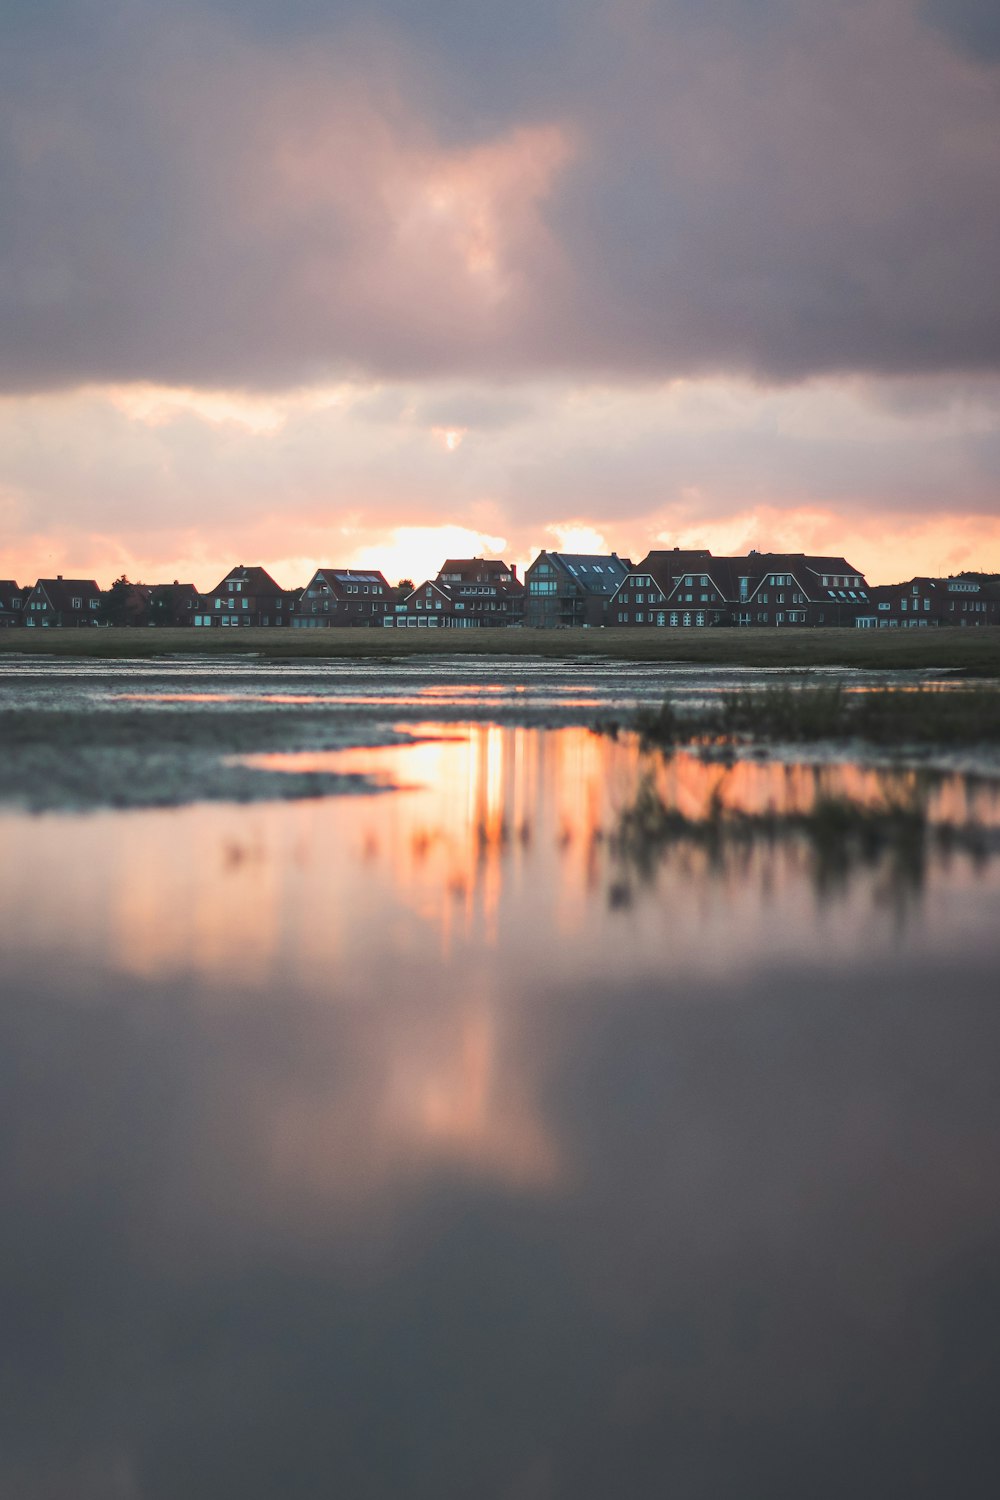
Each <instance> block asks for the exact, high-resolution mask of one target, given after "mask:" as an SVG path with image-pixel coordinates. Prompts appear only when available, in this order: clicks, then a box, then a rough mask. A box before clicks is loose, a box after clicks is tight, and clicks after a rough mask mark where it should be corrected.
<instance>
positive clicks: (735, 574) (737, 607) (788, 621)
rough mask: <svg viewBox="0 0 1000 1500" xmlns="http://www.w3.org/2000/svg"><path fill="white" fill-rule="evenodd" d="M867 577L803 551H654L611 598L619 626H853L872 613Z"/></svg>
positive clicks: (839, 562) (843, 562) (839, 559)
mask: <svg viewBox="0 0 1000 1500" xmlns="http://www.w3.org/2000/svg"><path fill="white" fill-rule="evenodd" d="M870 609H871V601H870V598H869V591H868V585H867V583H866V581H865V578H864V575H863V574H861V573H858V572H857V570H856V569H855V568H853V567H852V566H851V565H850V563H848V562H847V561H846V560H845V559H844V558H842V557H819V556H810V555H808V554H806V553H802V552H748V553H747V554H746V556H744V557H713V556H712V554H711V553H710V552H704V551H702V552H682V551H680V549H675V550H674V551H673V552H650V553H649V554H648V556H647V557H645V558H644V559H643V561H642V562H641V563H640V564H639V565H638V567H636V568H633V569H632V570H631V571H630V573H629V574H628V576H627V578H626V579H625V580H624V581H623V583H622V585H621V587H620V588H619V589H618V590H617V592H616V594H615V596H614V598H613V599H612V600H611V607H610V610H609V620H608V623H609V624H612V625H640V626H649V625H654V626H668V627H673V626H679V627H681V628H688V627H693V628H695V629H698V628H702V627H705V626H711V625H735V626H741V625H742V626H777V627H780V628H787V627H794V626H803V625H853V624H855V623H856V621H857V619H858V616H859V615H860V614H862V613H865V612H870Z"/></svg>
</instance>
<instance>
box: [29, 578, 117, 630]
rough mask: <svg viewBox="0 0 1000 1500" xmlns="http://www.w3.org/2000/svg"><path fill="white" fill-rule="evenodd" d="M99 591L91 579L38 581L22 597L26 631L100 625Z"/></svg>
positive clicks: (49, 579)
mask: <svg viewBox="0 0 1000 1500" xmlns="http://www.w3.org/2000/svg"><path fill="white" fill-rule="evenodd" d="M100 608H101V591H100V589H99V588H98V586H97V581H96V579H93V578H64V577H63V576H62V574H61V573H60V574H58V576H57V577H55V578H39V580H38V582H37V583H36V584H35V586H34V588H32V589H29V590H28V592H27V594H26V595H25V597H24V603H23V606H22V617H23V619H24V623H25V625H26V626H28V628H29V629H36V628H41V629H49V628H50V627H51V628H56V629H62V628H65V627H67V626H79V625H99V624H100Z"/></svg>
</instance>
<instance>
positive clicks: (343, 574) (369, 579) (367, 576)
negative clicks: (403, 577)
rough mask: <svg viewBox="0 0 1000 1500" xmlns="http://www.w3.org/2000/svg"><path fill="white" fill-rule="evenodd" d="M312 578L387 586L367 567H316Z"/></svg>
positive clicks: (381, 578) (382, 579)
mask: <svg viewBox="0 0 1000 1500" xmlns="http://www.w3.org/2000/svg"><path fill="white" fill-rule="evenodd" d="M313 578H326V579H331V578H335V579H336V580H337V582H338V583H368V584H372V583H381V584H382V585H383V586H384V587H385V588H388V587H389V585H388V583H387V582H386V580H385V578H384V577H383V575H382V574H381V573H375V572H372V570H371V569H369V568H366V569H358V568H317V569H316V571H315V573H314V574H313ZM311 581H312V580H310V582H311ZM306 587H308V584H307V585H306ZM283 592H285V593H287V592H288V590H287V589H285V590H283Z"/></svg>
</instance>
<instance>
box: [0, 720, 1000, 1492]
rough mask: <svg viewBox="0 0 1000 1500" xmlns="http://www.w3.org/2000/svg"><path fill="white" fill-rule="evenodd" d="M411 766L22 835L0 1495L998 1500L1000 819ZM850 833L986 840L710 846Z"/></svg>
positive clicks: (91, 818) (983, 793)
mask: <svg viewBox="0 0 1000 1500" xmlns="http://www.w3.org/2000/svg"><path fill="white" fill-rule="evenodd" d="M408 728H409V732H410V733H413V734H416V735H417V736H418V738H417V740H416V742H415V743H413V744H409V745H402V746H400V745H393V746H385V747H382V748H376V749H368V748H364V749H351V750H341V751H336V752H321V751H316V752H310V754H309V756H308V757H306V758H305V760H304V758H303V756H302V755H286V754H279V753H277V752H275V753H272V754H267V755H262V756H253V757H249V758H248V763H250V764H253V765H257V766H259V767H261V768H263V769H265V770H268V771H270V772H272V773H273V774H274V775H275V776H279V775H281V774H284V773H285V772H287V771H302V770H310V769H311V770H319V771H322V770H332V771H334V772H345V773H360V774H363V775H364V776H366V777H367V778H369V781H370V784H372V785H373V786H374V787H380V788H382V789H383V790H382V791H381V792H379V793H378V794H374V793H373V794H372V795H368V796H356V797H342V798H338V797H332V798H327V799H316V800H305V801H298V802H292V803H289V802H277V801H276V802H258V803H254V804H252V805H247V806H234V805H232V804H228V803H216V804H210V805H209V804H205V805H194V806H188V807H182V808H177V809H163V810H150V811H128V812H110V811H96V812H91V813H87V814H76V815H67V814H58V815H57V814H44V815H39V816H28V815H25V814H21V813H16V812H6V813H0V847H2V849H3V855H4V858H3V862H2V866H0V920H2V928H3V933H4V942H3V948H2V954H0V1043H2V1045H0V1070H2V1079H3V1088H2V1090H0V1099H2V1106H0V1107H2V1110H3V1118H4V1130H3V1133H2V1136H0V1143H2V1144H0V1152H2V1155H0V1171H2V1190H3V1203H4V1209H5V1212H4V1216H3V1224H4V1228H3V1235H2V1270H3V1277H2V1283H0V1285H2V1292H0V1297H2V1304H0V1313H2V1317H3V1327H4V1330H5V1352H6V1361H7V1366H6V1368H7V1372H8V1373H7V1376H6V1381H5V1393H6V1395H5V1402H4V1404H3V1409H2V1412H0V1433H2V1434H3V1443H2V1445H0V1446H2V1448H3V1452H4V1457H3V1460H2V1462H0V1479H2V1480H3V1484H2V1485H0V1490H2V1489H3V1488H4V1486H6V1492H7V1493H10V1494H15V1493H16V1494H17V1495H18V1496H24V1497H26V1500H32V1497H34V1496H43V1495H44V1496H55V1497H57V1500H61V1497H62V1496H67V1497H68V1496H74V1497H76V1496H83V1497H89V1496H94V1497H98V1496H100V1497H104V1496H110V1497H112V1500H115V1497H119V1496H120V1497H123V1500H126V1497H132V1496H141V1497H143V1500H145V1497H147V1496H149V1497H157V1500H158V1497H164V1500H167V1497H174V1496H178V1495H184V1496H185V1497H201V1496H204V1497H209V1496H211V1497H213V1500H215V1497H224V1496H230V1495H231V1496H237V1495H238V1496H240V1497H241V1500H253V1497H257V1496H260V1497H262V1500H263V1497H265V1496H267V1497H273V1496H276V1495H281V1496H282V1497H287V1500H296V1497H299V1496H302V1497H305V1496H310V1497H311V1496H314V1495H316V1494H326V1493H335V1494H343V1495H345V1496H351V1497H352V1500H353V1497H367V1496H370V1497H383V1496H384V1497H387V1500H388V1497H392V1500H398V1497H402V1496H406V1497H424V1496H426V1497H428V1500H430V1497H433V1500H442V1497H466V1496H477V1497H478V1496H484V1497H492V1496H495V1497H497V1500H516V1497H524V1500H532V1497H563V1496H565V1497H572V1500H579V1497H594V1500H606V1497H608V1496H611V1495H619V1494H620V1495H626V1496H629V1497H632V1496H635V1497H645V1496H651V1497H652V1496H660V1495H671V1496H677V1497H681V1500H686V1497H692V1500H693V1497H696V1496H698V1497H700V1496H704V1495H708V1496H717V1495H718V1496H730V1495H733V1496H735V1495H740V1496H748V1497H756V1496H762V1497H763V1496H768V1497H772V1496H785V1495H787V1496H789V1497H792V1496H794V1497H799V1496H802V1495H809V1496H813V1495H819V1496H827V1495H829V1496H831V1497H832V1496H837V1497H842V1496H844V1495H847V1494H863V1495H878V1496H879V1497H882V1496H900V1497H903V1496H907V1497H909V1496H911V1495H919V1494H928V1495H930V1494H960V1495H963V1496H965V1495H972V1494H979V1493H985V1490H984V1489H981V1488H977V1487H976V1485H977V1483H978V1480H977V1478H976V1476H977V1475H979V1474H984V1475H988V1474H989V1472H990V1463H991V1460H992V1457H993V1455H994V1450H995V1441H996V1440H995V1438H994V1435H993V1434H994V1426H995V1422H994V1415H995V1404H996V1398H997V1395H998V1394H1000V1380H998V1370H997V1349H998V1347H1000V1339H998V1335H1000V1257H998V1253H997V1252H998V1250H1000V1191H998V1188H997V1181H996V1162H997V1160H998V1159H1000V1093H998V1090H997V1088H996V1078H997V1076H998V1065H1000V1012H998V985H997V978H996V976H997V969H998V957H1000V927H998V922H997V913H998V911H1000V859H998V858H996V857H995V855H994V854H993V852H992V845H991V844H990V842H989V834H990V830H991V829H995V828H996V827H997V825H998V797H997V790H996V784H995V783H990V782H974V781H970V780H968V779H964V778H960V777H957V776H952V777H945V778H931V777H928V776H927V775H925V774H922V773H917V772H914V771H901V772H894V773H890V772H887V771H884V770H883V771H875V770H865V769H862V768H859V767H858V766H857V765H839V766H838V765H825V766H823V767H821V768H819V769H818V770H815V771H813V770H809V769H807V768H805V767H802V766H774V765H771V764H767V763H760V764H758V763H739V764H736V765H733V766H725V765H719V764H706V763H704V762H703V761H701V760H700V759H698V758H697V757H695V756H691V755H686V754H682V755H678V756H675V757H673V758H672V759H670V760H662V759H660V758H658V757H656V758H653V759H649V758H645V759H644V758H643V757H642V756H641V754H640V752H639V749H638V747H637V745H636V743H635V742H634V741H633V740H632V739H630V738H628V737H622V738H620V739H611V738H608V737H603V736H598V735H595V734H592V733H590V732H589V731H587V730H586V729H583V728H580V727H567V728H562V729H551V730H540V729H537V728H532V727H528V726H513V725H506V726H503V725H497V724H483V723H473V724H464V725H460V724H442V723H437V724H428V723H417V724H413V723H410V724H409V726H408ZM390 787H391V788H395V790H392V791H387V790H385V789H386V788H390ZM643 787H647V788H649V787H652V788H653V789H654V790H655V792H656V795H657V797H658V798H659V799H660V802H661V803H662V805H663V806H664V807H666V808H667V809H668V810H670V811H673V812H677V813H679V814H680V815H681V816H682V818H683V819H684V820H686V822H685V825H684V828H682V831H681V833H680V834H678V835H677V836H676V837H672V838H671V839H670V840H668V841H666V842H664V843H662V844H660V845H657V846H656V847H655V848H653V849H650V850H647V851H646V852H645V855H644V857H643V858H641V859H636V857H635V854H634V851H632V853H630V852H629V847H628V844H627V841H623V838H622V828H623V818H626V819H627V815H628V813H629V810H630V809H632V808H634V806H635V803H636V798H637V796H638V795H639V794H640V792H641V789H642V788H643ZM838 799H839V800H841V801H849V802H851V803H852V804H854V805H856V806H861V807H865V808H869V809H874V810H879V809H888V810H890V811H891V810H892V809H893V808H895V807H899V806H905V807H908V808H912V807H917V808H918V809H919V810H920V813H921V817H922V818H923V820H924V822H925V823H926V824H927V825H928V826H930V827H937V828H941V827H943V826H948V827H951V828H954V829H966V830H968V829H969V828H974V829H978V830H980V831H982V832H983V834H984V842H983V844H982V846H981V847H979V846H975V845H966V844H964V843H963V842H962V841H961V840H960V839H959V840H958V841H957V842H956V843H954V845H953V846H952V847H950V848H946V847H942V846H941V845H939V844H938V843H936V842H932V843H930V844H928V845H927V847H926V848H924V850H923V854H922V858H921V861H920V866H919V870H918V871H917V872H916V877H917V878H907V876H906V875H905V872H901V870H900V868H899V859H898V853H899V851H898V850H896V849H895V848H893V847H890V848H888V849H883V848H881V847H875V848H874V849H872V850H869V851H868V852H867V854H866V855H865V857H863V858H858V859H857V860H853V861H851V860H849V861H847V863H846V864H844V865H843V866H842V867H841V868H840V870H839V878H838V879H836V880H831V879H829V878H828V876H829V871H828V870H825V868H824V865H823V861H822V860H821V859H818V857H817V851H816V848H815V846H814V841H813V839H812V838H811V836H810V833H809V827H808V824H807V823H798V824H796V825H795V826H794V827H791V828H789V829H788V830H787V831H785V832H782V830H781V828H780V827H777V828H770V829H769V830H768V832H767V836H766V837H760V838H757V837H752V838H749V839H747V838H742V839H739V840H736V841H734V842H733V843H732V844H729V843H727V842H726V838H725V835H722V836H721V838H720V839H719V840H715V841H713V842H711V843H710V844H706V843H705V842H704V841H703V840H701V839H700V838H699V837H698V836H696V834H695V833H693V832H692V831H691V830H690V829H689V828H687V825H688V824H692V825H697V824H701V823H707V822H709V821H711V820H713V819H714V820H716V821H718V820H719V819H720V818H722V820H723V821H724V820H725V815H726V814H733V815H736V814H739V815H741V816H743V817H746V818H753V817H756V816H758V815H761V814H765V813H766V814H768V815H773V816H774V817H776V818H778V819H779V820H780V818H782V817H785V816H795V817H799V816H803V817H807V816H808V815H809V814H810V813H811V812H813V811H815V809H816V807H817V806H818V805H822V804H825V803H827V802H830V801H831V800H838ZM913 873H914V872H913V871H912V870H911V872H910V874H911V876H912V875H913Z"/></svg>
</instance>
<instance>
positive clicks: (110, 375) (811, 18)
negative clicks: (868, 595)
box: [0, 0, 1000, 390]
mask: <svg viewBox="0 0 1000 1500" xmlns="http://www.w3.org/2000/svg"><path fill="white" fill-rule="evenodd" d="M3 27H4V30H5V32H6V37H5V45H4V48H3V57H4V59H5V60H4V61H3V62H2V63H0V85H2V102H0V192H2V194H3V202H4V205H5V207H4V213H3V215H2V219H0V335H2V337H0V382H2V383H3V385H4V386H5V387H6V388H7V389H9V390H30V389H38V388H45V387H50V386H59V385H66V384H75V383H79V382H84V381H88V380H130V379H151V380H156V381H167V382H174V383H181V384H196V385H206V384H207V385H245V386H257V387H261V386H263V387H280V386H285V385H291V384H297V383H303V382H309V381H312V380H315V379H319V378H326V377H329V376H331V375H343V374H348V375H350V374H356V373H359V372H364V373H365V374H368V375H374V376H378V377H401V376H402V377H413V376H416V377H424V376H441V375H476V376H480V377H484V378H489V377H492V376H504V377H511V376H521V375H528V374H537V373H540V372H555V373H562V374H569V375H571V376H574V377H575V376H584V377H587V376H596V377H601V378H603V377H607V376H622V377H635V376H646V375H650V376H657V377H659V376H664V375H671V374H690V373H700V372H705V371H735V372H741V373H751V374H755V375H760V376H763V377H765V378H776V379H797V378H800V377H803V376H806V375H809V374H812V373H816V372H835V371H843V370H860V371H868V372H875V373H885V372H909V371H927V372H932V371H954V370H969V371H974V370H982V369H991V368H996V367H997V366H998V364H1000V278H998V277H997V276H996V266H997V264H1000V199H998V196H997V194H996V191H995V184H996V181H997V174H998V170H1000V70H997V69H995V68H993V67H991V66H989V65H988V64H989V60H990V59H991V58H994V57H995V56H996V54H997V28H996V25H995V24H994V22H993V19H992V9H991V8H990V7H987V6H985V5H981V4H976V3H975V0H963V3H962V4H960V5H959V6H958V7H957V9H956V8H955V7H949V8H948V10H947V11H945V9H944V7H943V6H942V5H939V4H938V3H937V0H927V3H924V4H923V5H920V4H918V3H917V0H879V3H874V4H864V5H861V4H855V5H848V6H844V7H837V8H831V7H828V6H821V5H819V4H818V3H814V4H810V5H806V6H803V5H795V6H792V5H790V4H788V3H786V0H768V3H766V4H763V5H760V4H755V5H750V4H748V3H746V0H708V3H705V4H699V5H694V4H693V3H690V0H672V3H667V0H664V3H656V0H585V3H582V4H581V3H574V4H570V3H569V0H550V3H548V4H538V3H537V0H536V3H528V0H511V3H510V4H507V5H505V6H503V7H500V6H489V7H470V6H468V5H466V4H459V3H458V0H416V3H414V0H409V3H405V4H404V3H403V0H373V3H368V4H365V5H363V6H362V5H361V4H359V3H357V0H339V3H330V4H321V3H319V0H291V3H290V4H287V5H282V6H278V5H277V4H274V3H271V0H252V3H250V4H240V5H237V4H235V3H234V0H186V3H176V4H173V5H171V6H169V7H163V6H154V5H152V4H151V3H149V0H120V3H118V4H115V5H113V6H112V5H100V6H98V5H96V4H93V3H90V4H88V3H84V4H73V5H69V4H53V5H49V6H44V7H43V6H28V5H26V4H13V5H8V6H6V7H5V8H4V12H3ZM970 56H972V57H975V58H977V59H980V60H982V61H983V62H984V63H985V64H986V65H985V66H981V67H977V66H975V65H974V64H973V63H971V62H970Z"/></svg>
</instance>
